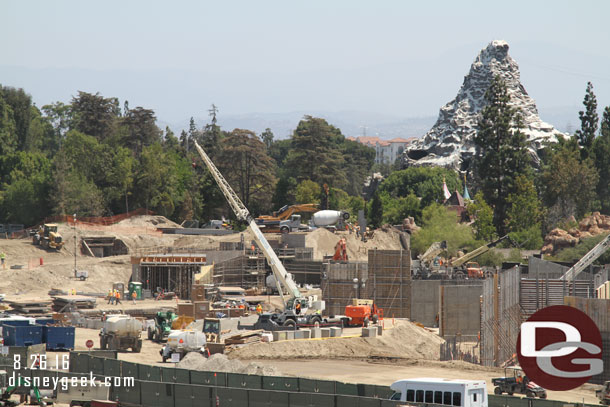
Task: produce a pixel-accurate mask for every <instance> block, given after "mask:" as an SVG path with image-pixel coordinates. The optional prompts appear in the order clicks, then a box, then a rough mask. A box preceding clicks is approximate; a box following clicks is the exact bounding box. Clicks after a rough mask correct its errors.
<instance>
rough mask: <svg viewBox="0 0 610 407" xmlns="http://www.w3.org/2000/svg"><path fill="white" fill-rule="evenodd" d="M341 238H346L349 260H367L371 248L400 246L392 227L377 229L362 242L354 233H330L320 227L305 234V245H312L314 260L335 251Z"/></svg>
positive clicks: (395, 247)
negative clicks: (385, 229)
mask: <svg viewBox="0 0 610 407" xmlns="http://www.w3.org/2000/svg"><path fill="white" fill-rule="evenodd" d="M341 238H345V240H346V243H347V255H348V258H349V260H350V261H366V260H368V251H369V250H371V249H380V250H400V249H401V248H402V246H401V244H400V238H399V233H398V232H397V231H395V230H393V229H388V230H387V231H384V230H382V229H378V230H376V231H375V233H374V235H373V237H372V238H370V239H368V240H367V241H366V242H363V241H362V240H361V238H359V237H358V236H356V234H355V233H349V232H337V233H332V232H330V231H328V230H327V229H324V228H320V229H316V230H314V231H313V232H310V233H308V234H307V237H305V245H306V246H307V247H313V256H314V259H315V260H322V258H323V257H324V256H326V255H333V254H334V253H335V245H336V244H337V242H338V241H339V239H341Z"/></svg>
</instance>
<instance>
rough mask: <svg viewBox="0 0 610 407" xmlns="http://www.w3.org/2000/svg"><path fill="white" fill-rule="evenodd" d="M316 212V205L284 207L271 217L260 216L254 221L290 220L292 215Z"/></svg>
mask: <svg viewBox="0 0 610 407" xmlns="http://www.w3.org/2000/svg"><path fill="white" fill-rule="evenodd" d="M317 211H318V205H317V204H296V205H291V206H288V205H285V206H282V207H281V208H280V209H279V210H277V211H276V212H273V215H261V216H259V217H258V218H256V220H258V219H263V220H276V221H278V220H286V219H288V218H290V216H291V215H292V214H293V213H300V212H317Z"/></svg>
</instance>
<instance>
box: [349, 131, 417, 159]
mask: <svg viewBox="0 0 610 407" xmlns="http://www.w3.org/2000/svg"><path fill="white" fill-rule="evenodd" d="M347 139H348V140H352V141H357V142H359V143H362V144H364V145H366V146H369V147H372V148H374V149H375V164H390V165H392V164H394V162H395V161H396V159H397V158H398V157H400V155H401V154H402V152H403V151H404V150H405V147H406V146H407V145H408V144H410V143H412V142H413V141H414V140H417V139H416V138H415V137H411V138H408V139H404V138H398V137H397V138H393V139H391V140H382V139H380V138H379V137H366V136H361V137H348V138H347Z"/></svg>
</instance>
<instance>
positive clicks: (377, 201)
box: [367, 192, 383, 228]
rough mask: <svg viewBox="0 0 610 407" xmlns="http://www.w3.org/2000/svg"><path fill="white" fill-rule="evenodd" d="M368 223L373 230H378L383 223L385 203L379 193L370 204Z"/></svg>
mask: <svg viewBox="0 0 610 407" xmlns="http://www.w3.org/2000/svg"><path fill="white" fill-rule="evenodd" d="M367 216H368V219H367V222H368V224H369V225H370V226H371V227H373V228H378V227H379V226H381V222H383V202H382V201H381V197H380V196H379V192H376V193H375V195H373V199H372V200H371V203H370V204H369V210H368V211H367Z"/></svg>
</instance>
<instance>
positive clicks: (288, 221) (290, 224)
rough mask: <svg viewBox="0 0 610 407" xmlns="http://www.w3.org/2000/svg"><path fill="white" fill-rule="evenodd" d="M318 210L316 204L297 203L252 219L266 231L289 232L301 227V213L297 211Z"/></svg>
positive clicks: (310, 211)
mask: <svg viewBox="0 0 610 407" xmlns="http://www.w3.org/2000/svg"><path fill="white" fill-rule="evenodd" d="M317 211H318V205H316V204H297V205H290V206H289V205H285V206H282V207H281V208H280V209H279V210H277V211H276V212H273V215H261V216H259V217H258V218H256V219H254V221H255V222H256V224H257V225H258V226H259V227H260V228H261V230H262V231H263V232H266V233H278V232H279V233H289V232H291V231H293V230H299V229H300V228H301V215H297V213H307V212H309V213H313V212H317Z"/></svg>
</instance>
